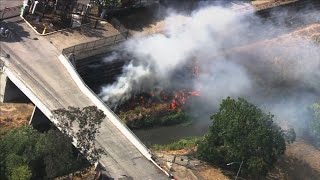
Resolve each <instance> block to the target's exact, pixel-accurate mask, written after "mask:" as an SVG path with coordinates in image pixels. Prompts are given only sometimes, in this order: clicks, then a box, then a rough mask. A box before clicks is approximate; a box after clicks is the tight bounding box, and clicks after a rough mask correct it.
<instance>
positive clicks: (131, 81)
mask: <svg viewBox="0 0 320 180" xmlns="http://www.w3.org/2000/svg"><path fill="white" fill-rule="evenodd" d="M150 73H151V72H150V69H149V68H148V67H144V66H135V65H133V63H129V64H128V65H127V66H125V67H124V69H123V73H122V75H121V76H120V77H118V78H117V80H116V83H114V84H112V85H109V86H105V87H103V88H102V90H101V93H100V94H99V96H101V97H102V100H103V101H105V102H107V103H108V104H110V105H117V104H118V102H119V101H123V100H127V99H129V98H130V97H131V95H132V93H133V92H134V91H141V90H143V89H142V84H141V83H143V79H144V78H147V77H149V76H150V75H151V74H150Z"/></svg>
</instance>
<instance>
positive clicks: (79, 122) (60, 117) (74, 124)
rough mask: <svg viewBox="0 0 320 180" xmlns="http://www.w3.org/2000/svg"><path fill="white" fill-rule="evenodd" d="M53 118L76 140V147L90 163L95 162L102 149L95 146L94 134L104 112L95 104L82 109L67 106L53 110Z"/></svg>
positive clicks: (62, 129) (97, 131) (97, 130)
mask: <svg viewBox="0 0 320 180" xmlns="http://www.w3.org/2000/svg"><path fill="white" fill-rule="evenodd" d="M53 114H54V115H53V118H55V119H56V120H57V121H58V122H59V123H58V125H57V126H58V127H59V128H60V129H61V131H62V132H63V133H64V134H66V135H67V136H69V137H70V138H71V139H73V140H75V141H76V147H77V148H78V149H79V150H80V152H81V153H82V154H83V155H84V156H85V157H87V158H88V160H89V161H90V162H91V163H95V162H97V161H98V160H99V159H100V157H101V155H102V154H105V152H104V151H103V149H101V148H97V147H96V144H95V139H96V134H97V133H99V128H100V124H101V122H102V120H103V119H104V118H105V114H104V113H103V111H102V110H99V109H98V108H97V107H96V106H87V107H84V108H83V109H80V108H75V107H68V109H58V110H55V111H54V112H53Z"/></svg>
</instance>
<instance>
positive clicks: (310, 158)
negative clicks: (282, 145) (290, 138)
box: [268, 139, 320, 179]
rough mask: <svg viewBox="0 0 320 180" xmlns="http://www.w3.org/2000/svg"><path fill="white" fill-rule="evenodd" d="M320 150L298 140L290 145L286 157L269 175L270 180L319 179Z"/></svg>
mask: <svg viewBox="0 0 320 180" xmlns="http://www.w3.org/2000/svg"><path fill="white" fill-rule="evenodd" d="M319 177H320V150H318V149H316V148H315V147H313V146H312V145H310V144H308V143H307V142H305V141H304V140H302V139H298V140H297V141H296V142H294V143H293V144H290V145H288V147H287V150H286V153H285V156H284V157H283V158H281V159H280V160H279V162H278V163H277V164H276V167H275V169H274V170H273V171H271V172H270V173H269V175H268V179H319Z"/></svg>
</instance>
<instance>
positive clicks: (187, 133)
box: [133, 120, 210, 146]
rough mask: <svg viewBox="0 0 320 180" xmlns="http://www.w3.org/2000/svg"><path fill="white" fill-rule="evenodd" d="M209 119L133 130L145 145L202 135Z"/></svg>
mask: <svg viewBox="0 0 320 180" xmlns="http://www.w3.org/2000/svg"><path fill="white" fill-rule="evenodd" d="M209 124H210V121H209V120H208V121H206V122H198V121H195V122H193V123H190V124H188V125H176V126H165V127H157V128H152V129H140V130H133V132H134V133H135V134H136V135H137V136H138V137H139V138H140V140H141V141H142V142H143V143H144V144H145V145H147V146H150V145H152V144H167V143H171V142H174V141H177V140H179V139H181V138H186V137H192V136H202V135H204V134H205V133H207V131H208V128H209Z"/></svg>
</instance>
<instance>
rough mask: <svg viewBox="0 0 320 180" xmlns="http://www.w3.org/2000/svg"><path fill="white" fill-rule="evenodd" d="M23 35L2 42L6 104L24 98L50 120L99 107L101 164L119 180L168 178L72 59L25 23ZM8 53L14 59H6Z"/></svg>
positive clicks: (2, 77) (98, 139) (4, 100)
mask: <svg viewBox="0 0 320 180" xmlns="http://www.w3.org/2000/svg"><path fill="white" fill-rule="evenodd" d="M19 25H20V26H22V27H23V29H24V31H27V32H28V33H29V35H28V37H24V36H23V34H22V32H21V33H20V32H16V34H15V37H14V38H15V40H17V39H19V40H17V41H10V42H1V55H0V56H1V60H2V61H4V62H5V65H4V66H3V67H2V73H0V76H1V77H0V79H1V81H2V82H1V84H2V85H4V86H2V87H1V88H0V89H1V91H0V92H1V93H0V95H1V98H0V99H1V100H2V101H3V102H9V101H10V100H12V99H14V98H16V96H18V95H19V93H20V94H21V93H23V94H24V95H25V96H27V97H28V99H30V100H31V101H32V102H33V103H34V104H35V106H36V109H35V111H36V112H35V113H37V111H38V113H39V112H40V111H41V112H42V113H43V114H44V115H45V116H46V117H47V118H48V119H49V120H50V121H52V122H53V123H57V121H56V120H55V119H53V118H52V111H53V110H56V109H59V108H67V107H68V106H73V107H85V106H97V107H98V108H99V109H101V110H102V111H103V112H104V113H105V114H106V118H105V119H104V120H103V122H102V123H101V128H100V133H99V134H98V135H97V138H96V143H97V144H98V146H99V147H100V148H102V149H104V150H105V152H106V154H107V155H103V156H102V157H101V159H100V164H101V165H102V166H103V167H104V168H105V169H106V172H107V173H108V175H109V176H110V177H112V178H114V179H139V180H140V179H141V180H144V179H155V180H161V179H168V174H166V172H164V171H163V170H162V169H161V168H160V167H159V166H158V165H157V164H156V163H155V162H154V161H153V159H152V155H151V153H150V152H149V150H148V148H146V147H145V146H144V144H143V143H142V142H140V140H139V139H138V138H137V137H136V136H135V135H134V134H133V133H132V132H131V131H130V130H129V129H128V128H127V127H126V125H124V124H122V122H121V121H120V119H119V118H118V117H117V116H116V115H115V114H114V113H113V112H112V111H111V110H110V109H109V108H108V107H107V106H106V105H105V104H104V103H103V102H102V101H101V100H100V99H99V98H98V97H97V96H96V95H95V94H94V93H93V92H92V91H91V90H90V89H89V88H88V87H87V86H86V85H85V84H84V82H83V81H82V79H81V78H80V77H79V75H78V73H77V72H76V70H75V69H74V67H73V66H72V64H71V63H70V62H69V60H68V59H67V58H66V57H65V56H63V55H62V54H61V52H59V50H57V49H56V47H55V46H54V45H53V44H51V43H50V42H49V41H48V40H47V39H45V38H44V37H42V36H38V35H36V34H35V32H33V31H32V30H31V28H29V27H28V26H27V24H26V23H25V22H22V23H21V22H20V23H19ZM6 54H9V55H10V57H8V56H6Z"/></svg>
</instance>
